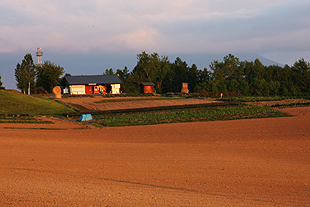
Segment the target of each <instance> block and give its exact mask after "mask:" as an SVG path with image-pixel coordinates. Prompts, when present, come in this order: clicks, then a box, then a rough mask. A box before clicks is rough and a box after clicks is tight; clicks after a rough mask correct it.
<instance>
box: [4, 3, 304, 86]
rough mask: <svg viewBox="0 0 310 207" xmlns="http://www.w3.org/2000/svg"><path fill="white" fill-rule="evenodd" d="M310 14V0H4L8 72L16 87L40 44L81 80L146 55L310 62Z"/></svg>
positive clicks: (8, 82)
mask: <svg viewBox="0 0 310 207" xmlns="http://www.w3.org/2000/svg"><path fill="white" fill-rule="evenodd" d="M309 11H310V1H309V0H255V1H252V0H235V1H230V0H217V1H214V0H164V1H163V0H156V1H155V0H148V1H143V0H131V1H128V0H87V1H86V0H66V1H63V0H31V1H26V0H0V17H1V18H0V75H1V76H2V82H3V84H4V86H5V87H6V88H14V87H15V84H16V83H15V78H14V68H15V66H16V64H17V63H18V62H21V61H22V59H23V56H24V55H25V54H26V53H32V55H33V59H34V61H37V60H36V57H35V52H36V48H37V47H41V48H42V50H43V54H44V55H43V61H44V60H50V61H51V62H54V63H55V64H57V65H60V66H62V67H64V68H65V71H66V72H69V73H71V74H73V75H74V74H77V75H78V74H101V73H102V72H103V71H104V70H105V69H107V68H113V69H114V70H116V69H117V68H120V69H123V68H124V66H128V68H129V69H132V67H134V66H135V64H136V55H137V54H139V53H141V52H142V51H146V52H148V53H153V52H157V53H159V54H160V55H166V56H169V57H173V58H174V57H175V56H179V57H180V58H181V59H182V60H185V61H187V62H188V63H189V64H192V63H196V64H197V65H198V66H200V67H208V64H210V61H209V62H208V63H203V64H205V66H204V65H203V64H199V63H197V62H193V61H192V60H191V59H190V58H189V59H186V57H194V56H195V55H196V54H197V55H199V57H204V56H205V57H206V59H207V57H208V56H212V57H213V55H214V54H229V53H233V54H234V53H237V54H238V53H242V54H247V53H251V54H258V55H261V56H263V57H266V58H268V59H271V60H273V61H276V62H278V63H281V64H288V65H292V64H293V63H294V62H295V61H296V60H298V59H300V58H304V59H305V60H306V61H310V38H309V37H310V21H309V19H310V12H309ZM221 58H222V57H221ZM171 61H174V59H171ZM195 61H197V60H195ZM211 61H212V60H211Z"/></svg>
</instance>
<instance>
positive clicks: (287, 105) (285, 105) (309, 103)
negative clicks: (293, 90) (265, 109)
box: [270, 102, 310, 108]
mask: <svg viewBox="0 0 310 207" xmlns="http://www.w3.org/2000/svg"><path fill="white" fill-rule="evenodd" d="M300 106H310V102H307V103H290V104H275V105H272V106H270V107H282V108H284V107H300Z"/></svg>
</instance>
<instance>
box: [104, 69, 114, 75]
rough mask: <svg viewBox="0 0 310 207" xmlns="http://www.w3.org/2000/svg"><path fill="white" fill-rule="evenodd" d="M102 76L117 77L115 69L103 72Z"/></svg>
mask: <svg viewBox="0 0 310 207" xmlns="http://www.w3.org/2000/svg"><path fill="white" fill-rule="evenodd" d="M102 75H115V73H114V71H113V69H112V68H110V69H105V72H103V73H102Z"/></svg>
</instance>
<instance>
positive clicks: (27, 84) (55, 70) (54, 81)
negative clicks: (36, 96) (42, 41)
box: [15, 53, 64, 95]
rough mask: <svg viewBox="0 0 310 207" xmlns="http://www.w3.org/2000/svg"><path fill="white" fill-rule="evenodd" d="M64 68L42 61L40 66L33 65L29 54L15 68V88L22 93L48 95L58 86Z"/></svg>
mask: <svg viewBox="0 0 310 207" xmlns="http://www.w3.org/2000/svg"><path fill="white" fill-rule="evenodd" d="M63 73H64V68H63V67H60V66H59V65H56V64H54V63H52V62H51V61H44V63H43V64H42V65H35V64H34V62H33V59H32V55H31V54H30V53H28V54H26V55H25V56H24V59H23V60H22V62H21V63H17V65H16V68H15V79H16V81H17V85H16V86H17V88H18V89H20V90H21V91H22V92H23V93H27V94H29V95H30V94H31V93H50V92H52V90H53V88H54V87H55V86H57V85H59V84H60V82H61V78H60V76H61V75H63Z"/></svg>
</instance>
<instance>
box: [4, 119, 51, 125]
mask: <svg viewBox="0 0 310 207" xmlns="http://www.w3.org/2000/svg"><path fill="white" fill-rule="evenodd" d="M0 123H19V124H53V122H52V121H37V120H0Z"/></svg>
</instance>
